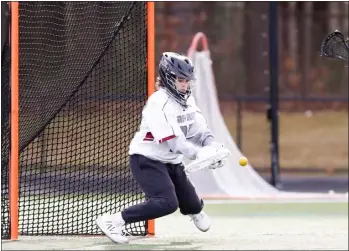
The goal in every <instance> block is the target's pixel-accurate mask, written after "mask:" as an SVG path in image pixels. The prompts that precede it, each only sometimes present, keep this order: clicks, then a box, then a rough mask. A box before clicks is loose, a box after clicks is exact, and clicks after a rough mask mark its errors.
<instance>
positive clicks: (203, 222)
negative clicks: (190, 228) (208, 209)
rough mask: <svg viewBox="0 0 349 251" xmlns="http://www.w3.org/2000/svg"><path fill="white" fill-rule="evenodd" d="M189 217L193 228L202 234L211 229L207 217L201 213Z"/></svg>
mask: <svg viewBox="0 0 349 251" xmlns="http://www.w3.org/2000/svg"><path fill="white" fill-rule="evenodd" d="M189 217H190V218H191V219H192V220H193V221H194V224H195V226H196V227H197V228H198V229H199V230H200V231H202V232H206V231H208V230H209V229H210V227H211V220H210V218H209V217H208V215H207V214H206V213H205V212H204V211H201V212H200V213H198V214H189Z"/></svg>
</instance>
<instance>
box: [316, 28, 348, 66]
mask: <svg viewBox="0 0 349 251" xmlns="http://www.w3.org/2000/svg"><path fill="white" fill-rule="evenodd" d="M348 42H349V40H345V39H344V35H343V34H342V33H341V32H340V31H338V30H336V31H334V32H332V33H331V34H329V35H328V36H327V37H326V38H325V39H324V40H323V41H322V43H321V54H320V55H321V56H323V57H329V58H337V59H342V60H344V61H346V62H347V63H348V54H349V45H348Z"/></svg>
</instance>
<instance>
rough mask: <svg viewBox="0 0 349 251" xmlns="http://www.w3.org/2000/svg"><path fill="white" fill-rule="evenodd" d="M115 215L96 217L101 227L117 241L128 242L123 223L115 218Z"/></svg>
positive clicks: (112, 239) (109, 236)
mask: <svg viewBox="0 0 349 251" xmlns="http://www.w3.org/2000/svg"><path fill="white" fill-rule="evenodd" d="M113 217H115V216H114V215H113V216H112V215H107V214H105V215H102V216H99V217H98V218H97V219H96V224H97V226H98V227H99V229H100V230H101V231H102V232H103V233H104V234H105V235H106V236H107V237H108V238H109V239H110V240H111V241H113V242H115V243H128V239H127V238H126V237H125V236H124V233H123V225H124V224H123V223H122V222H118V221H117V220H116V219H114V218H113Z"/></svg>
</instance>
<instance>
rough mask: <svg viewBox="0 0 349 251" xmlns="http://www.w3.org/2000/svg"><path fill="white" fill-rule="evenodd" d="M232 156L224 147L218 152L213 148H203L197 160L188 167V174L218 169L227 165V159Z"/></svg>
mask: <svg viewBox="0 0 349 251" xmlns="http://www.w3.org/2000/svg"><path fill="white" fill-rule="evenodd" d="M229 155H230V151H229V150H228V149H226V148H224V147H220V148H219V149H218V150H217V149H216V148H214V147H213V146H205V147H202V148H201V149H200V150H199V152H198V154H197V156H196V159H195V160H194V161H193V162H192V163H190V164H189V165H188V166H186V172H189V173H190V172H195V171H198V170H201V169H205V168H209V169H216V168H219V167H222V166H223V165H224V164H225V161H224V160H225V159H226V158H227V157H228V156H229Z"/></svg>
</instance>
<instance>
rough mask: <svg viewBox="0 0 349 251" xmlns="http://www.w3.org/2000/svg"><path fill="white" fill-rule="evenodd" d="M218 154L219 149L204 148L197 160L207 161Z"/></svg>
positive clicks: (200, 150) (198, 154)
mask: <svg viewBox="0 0 349 251" xmlns="http://www.w3.org/2000/svg"><path fill="white" fill-rule="evenodd" d="M216 152H217V149H216V148H214V147H213V146H204V147H202V148H200V149H199V151H198V153H197V155H196V159H207V158H209V157H211V156H215V155H216Z"/></svg>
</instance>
